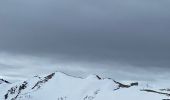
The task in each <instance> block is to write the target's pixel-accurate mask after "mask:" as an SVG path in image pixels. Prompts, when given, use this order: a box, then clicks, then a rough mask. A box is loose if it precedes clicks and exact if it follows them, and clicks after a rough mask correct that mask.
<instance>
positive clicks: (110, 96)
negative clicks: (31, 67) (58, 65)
mask: <svg viewBox="0 0 170 100" xmlns="http://www.w3.org/2000/svg"><path fill="white" fill-rule="evenodd" d="M126 83H127V84H123V83H120V82H117V81H115V80H112V79H107V78H105V79H103V78H101V77H99V76H97V75H90V76H88V77H87V78H78V77H73V76H69V75H67V74H64V73H61V72H55V73H52V74H49V75H47V76H45V77H44V76H41V77H40V76H35V77H33V78H31V79H28V80H26V81H23V82H15V83H12V84H0V100H163V99H165V100H169V99H167V98H168V97H169V94H168V91H169V90H168V89H161V90H159V89H158V90H156V89H151V88H144V87H143V85H141V84H140V83H137V82H136V83H129V82H126Z"/></svg>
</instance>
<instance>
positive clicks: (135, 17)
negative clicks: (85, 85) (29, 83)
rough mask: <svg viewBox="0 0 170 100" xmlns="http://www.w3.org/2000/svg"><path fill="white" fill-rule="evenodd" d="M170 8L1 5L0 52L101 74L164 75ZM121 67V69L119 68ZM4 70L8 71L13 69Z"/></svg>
mask: <svg viewBox="0 0 170 100" xmlns="http://www.w3.org/2000/svg"><path fill="white" fill-rule="evenodd" d="M169 4H170V1H169V0H162V1H161V0H106V1H103V0H86V1H83V0H72V1H70V0H57V1H56V0H48V1H46V0H28V1H26V0H13V1H10V0H6V1H0V52H6V53H9V54H14V55H29V56H36V57H42V56H43V57H44V58H47V59H53V60H54V59H55V60H56V59H57V60H56V61H58V60H59V61H61V62H62V63H66V62H74V66H83V64H86V63H88V66H90V68H92V69H93V68H94V69H96V70H97V69H102V70H104V69H106V70H110V69H111V70H113V69H116V70H120V71H123V73H125V72H126V69H128V68H130V67H128V66H133V70H136V69H142V70H145V71H146V70H148V69H151V70H150V71H151V73H155V72H159V71H155V70H157V69H161V70H163V71H161V72H162V73H163V72H164V71H170V68H169V66H170V62H169V60H170V52H169V51H170V46H169V45H170V39H169V37H170V34H169V33H170V28H169V27H170V23H169V21H170V12H169V10H170V6H169ZM76 63H77V64H76ZM80 63H81V64H80ZM93 63H95V64H93ZM115 63H116V65H115ZM3 64H4V63H3ZM69 64H70V63H69ZM90 64H91V65H90ZM119 64H120V65H121V66H122V68H121V69H119V67H115V66H119ZM92 65H93V66H92ZM1 66H4V67H3V69H4V72H5V71H6V70H5V69H6V68H8V66H6V65H1ZM74 66H71V67H69V68H70V69H69V70H71V69H74V68H75V67H74ZM104 66H107V67H104ZM24 68H29V67H24ZM50 68H51V67H49V69H50ZM82 68H83V69H84V68H86V66H83V67H82ZM39 69H41V68H39ZM51 69H53V68H51ZM65 69H67V68H65ZM94 72H95V71H94ZM160 74H161V73H160Z"/></svg>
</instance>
